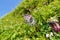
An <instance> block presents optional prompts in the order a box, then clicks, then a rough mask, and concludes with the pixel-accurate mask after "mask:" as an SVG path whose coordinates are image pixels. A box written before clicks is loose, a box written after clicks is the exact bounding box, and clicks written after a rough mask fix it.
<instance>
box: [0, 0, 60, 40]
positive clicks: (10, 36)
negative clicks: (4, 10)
mask: <svg viewBox="0 0 60 40" xmlns="http://www.w3.org/2000/svg"><path fill="white" fill-rule="evenodd" d="M30 8H31V9H30ZM28 9H29V10H30V13H31V15H32V16H33V17H34V18H35V21H36V25H33V26H30V25H29V24H28V23H25V22H24V17H23V15H24V13H25V10H28ZM53 16H55V17H60V0H24V1H23V2H22V3H21V4H20V5H19V6H17V7H16V9H15V10H13V11H12V12H10V13H9V14H8V15H6V16H5V17H3V18H2V19H1V20H0V40H48V39H47V38H46V37H45V35H46V34H47V33H50V31H51V28H49V24H48V23H47V20H48V19H49V18H50V17H53ZM54 34H55V35H54V36H53V37H51V38H50V40H60V35H59V34H60V33H56V32H54Z"/></svg>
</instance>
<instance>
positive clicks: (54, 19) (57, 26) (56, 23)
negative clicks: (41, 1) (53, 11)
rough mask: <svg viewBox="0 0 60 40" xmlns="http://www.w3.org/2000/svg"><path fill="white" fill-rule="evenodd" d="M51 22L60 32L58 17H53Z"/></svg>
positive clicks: (54, 28)
mask: <svg viewBox="0 0 60 40" xmlns="http://www.w3.org/2000/svg"><path fill="white" fill-rule="evenodd" d="M49 24H50V26H51V28H52V29H53V30H54V31H56V32H60V25H59V23H58V20H57V19H56V18H54V17H52V18H51V19H50V20H49Z"/></svg>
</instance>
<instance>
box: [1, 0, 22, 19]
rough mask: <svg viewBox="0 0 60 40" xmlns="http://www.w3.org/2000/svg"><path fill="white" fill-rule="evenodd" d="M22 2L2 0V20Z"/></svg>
mask: <svg viewBox="0 0 60 40" xmlns="http://www.w3.org/2000/svg"><path fill="white" fill-rule="evenodd" d="M20 2H22V0H0V18H1V17H3V16H4V15H6V14H7V13H8V12H10V11H12V10H13V9H15V7H16V6H17V5H18V4H19V3H20Z"/></svg>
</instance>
